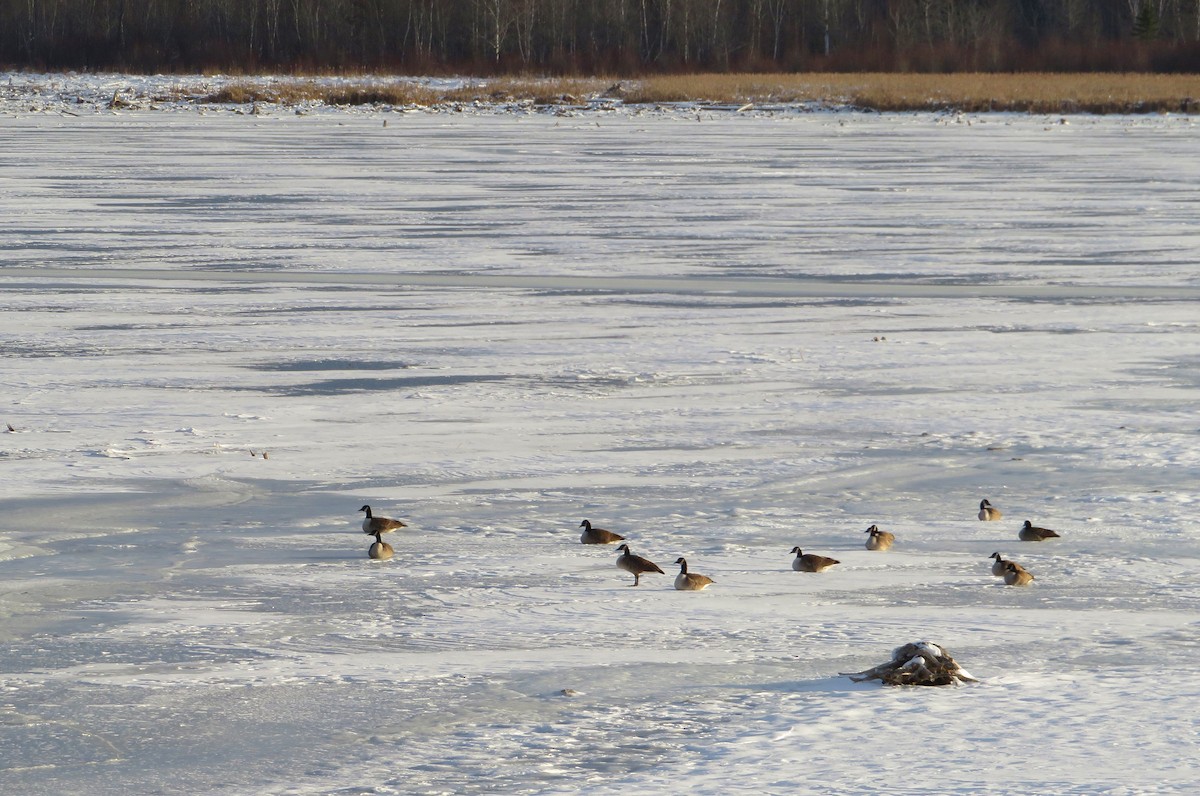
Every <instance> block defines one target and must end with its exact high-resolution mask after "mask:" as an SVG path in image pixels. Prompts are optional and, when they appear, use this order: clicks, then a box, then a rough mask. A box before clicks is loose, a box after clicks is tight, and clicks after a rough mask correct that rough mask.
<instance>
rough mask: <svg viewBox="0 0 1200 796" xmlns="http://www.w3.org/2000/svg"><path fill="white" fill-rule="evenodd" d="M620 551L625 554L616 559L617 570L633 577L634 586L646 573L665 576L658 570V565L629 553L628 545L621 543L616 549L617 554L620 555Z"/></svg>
mask: <svg viewBox="0 0 1200 796" xmlns="http://www.w3.org/2000/svg"><path fill="white" fill-rule="evenodd" d="M622 550H624V551H625V553H624V554H623V555H621V556H618V557H617V568H618V569H623V570H625V571H626V572H628V573H629V574H630V575H633V585H634V586H636V585H638V582H639V581H640V579H641V577H642V575H643V574H644V573H646V572H657V573H658V574H660V575H665V574H667V573H665V572H663V571H662V570H661V569H659V568H658V564H655V563H654V562H653V561H651V560H649V559H646V558H642V557H641V556H635V555H634V554H633V553H631V552H630V551H629V545H627V544H624V543H622V544H621V546H620V547H618V548H617V552H618V553H620V552H621V551H622Z"/></svg>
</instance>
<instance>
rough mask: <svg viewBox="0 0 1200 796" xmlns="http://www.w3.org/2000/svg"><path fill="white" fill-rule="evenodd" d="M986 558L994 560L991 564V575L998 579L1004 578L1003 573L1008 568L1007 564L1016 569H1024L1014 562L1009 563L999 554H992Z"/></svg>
mask: <svg viewBox="0 0 1200 796" xmlns="http://www.w3.org/2000/svg"><path fill="white" fill-rule="evenodd" d="M988 558H994V559H996V560H995V561H994V562H993V563H992V574H993V575H995V576H996V577H998V578H1002V577H1004V571H1005V569H1006V568H1007V567H1008V565H1009V564H1012V565H1013V566H1014V567H1016V568H1017V569H1021V570H1023V569H1025V567H1023V566H1021V565H1020V564H1018V563H1017V562H1016V561H1009V560H1008V559H1005V558H1001V557H1000V553H998V552H997V553H992V554H991V555H990V556H988Z"/></svg>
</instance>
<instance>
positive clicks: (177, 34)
mask: <svg viewBox="0 0 1200 796" xmlns="http://www.w3.org/2000/svg"><path fill="white" fill-rule="evenodd" d="M0 64H7V65H9V66H10V67H11V68H21V69H34V70H42V71H60V70H69V69H75V70H84V71H118V72H120V71H131V72H141V73H151V72H175V73H180V72H193V73H194V72H203V71H210V72H212V71H220V72H225V73H235V74H236V73H242V74H265V73H309V74H313V73H320V72H326V71H332V72H341V73H348V72H353V71H361V72H377V73H392V74H421V75H437V74H473V75H485V76H495V75H512V74H540V75H555V76H579V75H614V76H618V77H626V78H628V77H643V76H646V75H667V74H690V73H698V72H711V73H734V72H740V73H787V72H881V73H882V72H928V73H965V72H972V73H973V72H997V73H1016V72H1116V73H1122V72H1140V73H1176V74H1195V73H1200V0H970V2H965V1H964V0H37V1H36V2H31V1H30V0H0Z"/></svg>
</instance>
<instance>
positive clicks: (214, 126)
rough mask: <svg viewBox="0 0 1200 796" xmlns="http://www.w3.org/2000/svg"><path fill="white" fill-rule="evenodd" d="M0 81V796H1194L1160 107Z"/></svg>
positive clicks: (1196, 638)
mask: <svg viewBox="0 0 1200 796" xmlns="http://www.w3.org/2000/svg"><path fill="white" fill-rule="evenodd" d="M5 107H6V108H7V109H8V110H7V111H6V113H5V114H4V115H2V116H0V153H3V154H0V248H2V251H3V260H2V262H3V267H2V268H0V308H2V310H3V314H2V315H0V329H2V331H3V340H4V359H3V369H2V374H3V376H2V379H0V383H2V384H3V413H2V416H0V473H2V474H3V477H2V478H0V505H2V507H3V510H2V512H0V574H2V577H3V581H2V582H3V590H2V592H0V618H2V621H0V636H2V638H3V646H2V647H0V688H2V689H3V692H2V695H0V788H2V790H3V791H4V792H5V793H21V794H30V795H31V796H32V795H35V794H60V793H92V794H109V793H112V794H116V793H147V794H148V793H172V794H173V793H188V794H201V793H203V794H250V793H254V794H281V795H282V794H289V795H290V794H329V793H333V794H350V793H381V794H388V793H395V794H414V793H485V792H488V793H513V794H557V793H589V794H618V793H620V794H627V793H631V792H645V793H654V792H657V793H679V792H684V791H690V792H696V793H719V792H730V791H737V792H747V793H777V794H784V793H789V794H791V793H814V794H815V793H846V794H870V793H879V792H892V793H910V794H917V793H933V792H937V793H981V792H989V793H1014V794H1015V793H1112V794H1135V793H1136V794H1142V793H1147V794H1148V793H1192V792H1195V790H1196V788H1197V787H1198V786H1200V763H1198V762H1197V761H1198V760H1200V748H1198V747H1200V741H1198V737H1200V686H1197V684H1196V679H1195V677H1193V676H1192V675H1193V674H1194V672H1195V668H1196V660H1197V655H1198V654H1200V632H1198V631H1200V613H1198V609H1200V579H1198V578H1197V576H1196V570H1197V561H1198V553H1200V544H1198V543H1197V537H1196V533H1195V524H1196V521H1195V512H1196V510H1197V505H1198V494H1200V493H1198V492H1197V489H1198V487H1197V483H1198V476H1200V445H1198V441H1200V440H1198V432H1200V420H1198V418H1197V414H1196V411H1195V409H1196V406H1197V399H1198V398H1200V311H1198V305H1197V299H1200V266H1198V264H1200V227H1197V224H1196V219H1197V217H1200V216H1198V214H1197V211H1198V210H1200V136H1198V135H1197V132H1198V131H1197V127H1196V124H1195V122H1194V120H1192V119H1191V118H1188V117H1168V116H1154V117H1104V118H1099V117H1072V118H1071V119H1070V124H1062V123H1060V122H1061V120H1059V119H1057V118H1045V117H1033V116H1012V115H994V116H990V115H985V116H974V117H969V118H958V117H948V116H936V115H920V114H916V115H913V114H905V115H879V114H853V113H840V112H832V111H831V112H823V113H810V112H805V113H794V114H774V115H772V114H759V115H754V116H748V115H734V114H722V113H698V112H696V111H694V110H687V111H686V112H685V111H679V110H675V111H664V112H661V113H659V112H647V113H641V112H638V111H637V110H636V109H623V110H618V111H615V112H613V111H606V112H595V113H579V114H577V115H574V116H569V117H563V116H556V115H554V114H551V113H542V114H539V113H531V114H497V113H472V112H467V113H460V114H447V113H440V112H433V111H430V112H418V113H403V114H402V113H384V112H377V113H366V112H363V113H335V112H328V113H318V114H313V115H309V116H297V115H295V114H294V113H293V114H287V113H282V112H280V113H277V114H274V115H272V114H271V113H266V114H260V115H258V116H250V115H238V114H235V113H228V112H213V113H203V114H202V113H198V112H194V111H193V112H190V113H189V112H175V113H167V112H152V111H126V112H121V113H114V112H102V111H99V110H97V111H94V112H91V111H90V112H87V113H81V114H80V115H77V116H72V115H61V114H57V113H45V112H38V113H32V112H29V110H28V109H24V110H23V109H22V106H19V105H11V104H10V105H6V106H5ZM385 118H386V119H387V121H388V124H387V125H386V126H385V125H383V124H382V121H383V119H385ZM4 424H11V425H12V428H13V431H11V432H8V431H2V429H3V428H4ZM252 452H253V453H252ZM264 452H265V453H266V454H268V455H267V456H263V453H264ZM983 498H988V499H989V500H991V502H992V503H993V504H995V505H996V506H997V507H998V508H1000V509H1001V510H1002V511H1003V512H1004V515H1005V516H1004V519H1002V520H1001V521H998V522H986V523H984V522H979V521H978V520H977V519H975V515H976V512H977V511H978V505H979V501H980V500H981V499H983ZM364 503H370V504H371V506H372V507H373V509H375V511H376V512H377V513H379V514H382V515H386V516H390V517H397V518H399V519H403V520H404V521H405V522H406V523H408V525H409V527H408V528H406V529H403V530H401V531H399V532H397V533H393V534H390V535H389V537H385V538H386V540H387V541H389V542H390V543H391V544H392V545H393V546H394V547H395V549H396V554H395V557H394V558H393V559H392V560H390V561H384V562H379V561H371V560H369V559H368V558H367V554H366V551H367V547H368V545H369V544H370V542H371V541H372V539H371V537H367V536H366V535H364V534H363V533H362V531H361V529H360V522H361V518H362V514H360V513H358V511H357V509H358V508H359V507H360V506H361V505H363V504H364ZM584 518H588V519H590V520H591V521H593V522H594V523H596V524H597V525H598V526H603V527H605V528H608V529H610V530H612V531H615V532H617V533H620V534H622V535H624V536H626V537H627V538H628V540H629V541H630V544H631V546H632V548H633V549H634V551H635V552H636V553H637V554H639V555H644V556H646V557H648V558H650V559H652V560H654V561H656V562H657V563H658V564H659V565H660V566H662V567H663V569H664V570H667V571H668V572H669V573H670V574H668V575H666V576H663V575H645V576H643V577H642V585H641V586H639V587H637V588H631V587H630V586H629V582H630V578H629V576H628V575H627V574H626V573H624V572H622V571H620V570H618V569H617V568H616V566H615V561H616V555H615V552H614V550H613V548H612V547H611V546H610V547H604V546H584V545H580V544H579V524H580V521H581V520H582V519H584ZM1025 519H1030V520H1032V521H1033V522H1034V523H1035V524H1044V525H1047V526H1048V527H1052V528H1055V529H1056V530H1058V531H1059V532H1060V533H1061V534H1062V538H1061V539H1057V540H1052V541H1050V542H1047V543H1044V544H1039V545H1033V544H1023V543H1021V542H1019V541H1017V531H1018V529H1019V528H1020V526H1021V523H1022V521H1024V520H1025ZM871 524H878V525H879V527H880V528H881V529H883V530H886V531H891V532H893V533H895V534H896V539H897V541H896V544H895V546H894V547H893V548H892V549H891V550H890V551H887V552H870V551H867V550H866V549H865V548H864V546H863V543H864V535H863V530H864V529H865V528H867V527H868V526H869V525H871ZM796 545H799V546H801V547H803V548H804V550H805V551H806V552H810V551H811V552H816V553H819V554H822V555H830V556H833V557H836V558H838V559H839V560H840V561H841V562H842V563H841V564H839V565H838V566H836V567H833V568H832V569H830V570H828V571H825V572H823V573H820V574H810V573H798V572H793V571H792V570H791V566H790V564H791V555H790V554H789V552H788V551H789V550H790V549H791V548H792V547H793V546H796ZM997 551H998V552H1000V553H1001V554H1002V555H1003V556H1004V557H1006V558H1011V559H1014V560H1016V561H1018V562H1020V563H1021V564H1022V565H1024V566H1025V567H1026V568H1027V569H1028V570H1029V571H1030V572H1032V573H1033V574H1034V575H1035V577H1036V580H1035V582H1034V584H1033V585H1032V586H1031V587H1030V588H1026V589H1016V588H1010V587H1006V586H1004V585H1003V584H1002V582H1001V581H1000V579H998V578H995V577H993V576H992V575H991V564H992V560H991V559H990V558H988V556H990V555H991V554H992V553H993V552H997ZM679 556H686V558H687V561H688V563H689V565H690V566H691V567H692V568H693V569H694V570H695V571H697V572H702V573H704V574H706V575H709V576H710V577H712V578H713V579H714V580H715V581H716V583H715V584H714V585H713V586H711V587H709V588H708V589H706V590H705V591H703V592H677V591H675V590H674V589H673V588H672V581H673V577H674V571H673V570H672V569H671V567H670V566H669V565H670V562H672V561H674V560H675V558H677V557H679ZM917 640H928V642H929V643H931V644H934V645H939V646H944V647H945V648H946V649H948V650H951V651H952V652H953V655H954V657H955V659H956V660H957V661H958V662H959V663H960V664H962V666H963V667H964V668H965V669H967V670H969V671H970V672H971V673H972V675H973V676H975V677H977V678H979V679H980V680H982V682H981V683H979V684H974V685H967V686H962V687H958V688H926V689H892V688H884V687H881V686H879V685H878V684H877V683H854V682H851V681H850V680H849V679H848V678H846V677H843V676H840V675H839V674H838V673H839V672H852V671H861V670H863V669H866V668H869V667H870V666H872V665H874V664H876V663H878V662H879V661H881V660H884V659H886V656H887V655H888V653H889V652H890V651H892V650H893V649H895V648H897V647H898V646H900V645H902V644H905V643H907V642H912V641H917Z"/></svg>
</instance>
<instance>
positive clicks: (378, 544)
mask: <svg viewBox="0 0 1200 796" xmlns="http://www.w3.org/2000/svg"><path fill="white" fill-rule="evenodd" d="M381 533H382V531H381ZM395 552H396V551H394V550H393V549H392V546H391V545H390V544H388V543H387V542H385V541H383V540H382V539H380V538H379V534H378V533H377V534H375V541H374V542H373V543H372V544H371V547H370V549H368V550H367V556H368V557H370V558H373V559H375V560H376V561H387V560H388V559H389V558H391V557H392V554H393V553H395Z"/></svg>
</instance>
